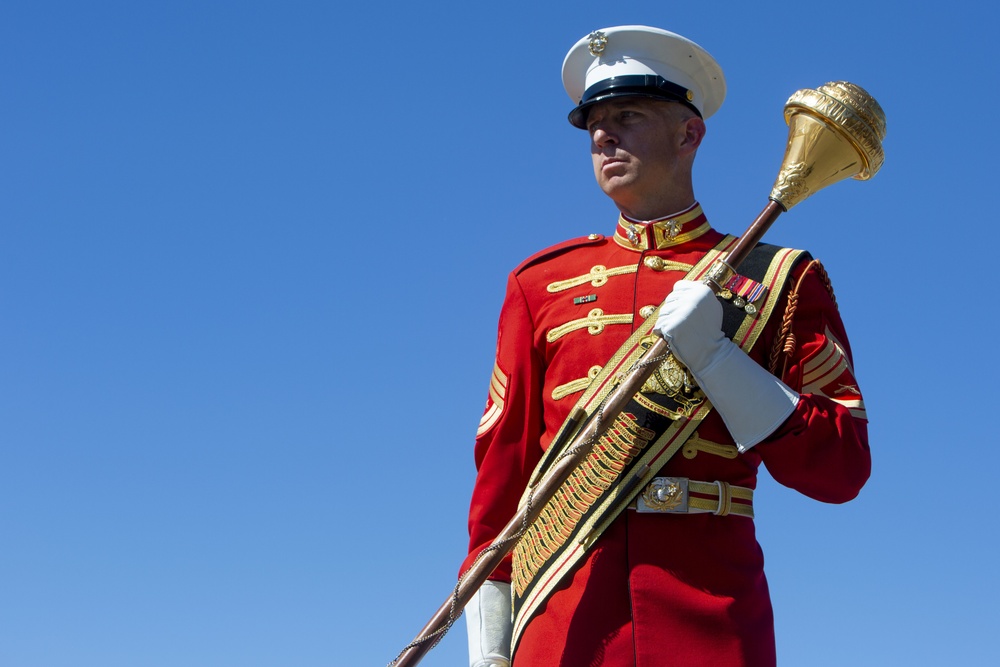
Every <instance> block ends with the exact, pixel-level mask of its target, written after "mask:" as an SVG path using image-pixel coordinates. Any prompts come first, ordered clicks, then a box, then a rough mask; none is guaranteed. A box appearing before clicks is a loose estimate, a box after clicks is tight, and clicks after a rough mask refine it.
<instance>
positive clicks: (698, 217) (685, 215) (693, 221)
mask: <svg viewBox="0 0 1000 667" xmlns="http://www.w3.org/2000/svg"><path fill="white" fill-rule="evenodd" d="M711 228H712V226H711V225H709V224H708V218H706V217H705V213H704V212H703V211H702V210H701V205H700V204H699V203H698V202H695V203H694V204H692V205H691V207H690V208H688V209H686V210H684V211H681V212H680V213H676V214H674V215H668V216H667V217H665V218H661V219H659V220H652V221H649V222H637V221H635V220H629V219H628V218H626V217H625V216H624V215H620V214H619V216H618V226H617V228H616V229H615V235H614V239H615V243H617V244H618V245H620V246H622V247H623V248H627V249H629V250H635V251H636V252H641V251H643V250H654V249H655V250H662V249H664V248H669V247H671V246H675V245H680V244H682V243H687V242H688V241H692V240H694V239H696V238H698V237H699V236H701V235H702V234H704V233H705V232H707V231H709V230H710V229H711Z"/></svg>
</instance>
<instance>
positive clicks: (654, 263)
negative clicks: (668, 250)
mask: <svg viewBox="0 0 1000 667" xmlns="http://www.w3.org/2000/svg"><path fill="white" fill-rule="evenodd" d="M643 263H644V264H645V265H646V266H648V267H649V268H651V269H653V270H654V271H662V270H663V260H662V259H660V258H659V257H647V258H646V259H645V260H644V262H643Z"/></svg>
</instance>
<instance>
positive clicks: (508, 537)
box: [389, 81, 885, 667]
mask: <svg viewBox="0 0 1000 667" xmlns="http://www.w3.org/2000/svg"><path fill="white" fill-rule="evenodd" d="M785 121H786V122H787V123H788V144H787V146H786V148H785V157H784V159H783V160H782V163H781V170H780V171H779V172H778V177H777V179H776V180H775V182H774V187H773V188H772V189H771V195H770V197H769V201H768V204H767V206H765V207H764V210H763V211H761V212H760V214H759V215H758V216H757V218H756V219H755V220H754V221H753V222H752V223H751V224H750V226H749V227H748V228H747V230H746V231H745V232H743V235H742V236H741V237H740V238H739V240H738V241H737V242H736V245H735V246H734V247H733V249H732V250H730V251H729V253H727V254H726V256H725V257H724V258H722V259H720V260H716V262H715V263H714V264H713V265H712V267H711V268H710V269H709V271H708V273H707V274H706V277H705V279H704V283H705V284H706V285H708V286H709V287H711V288H712V290H713V291H715V292H716V293H718V292H720V291H722V289H723V288H724V287H725V285H726V283H727V282H728V281H729V280H730V279H731V278H733V277H734V276H735V275H736V268H737V267H738V266H739V265H740V262H742V261H743V260H744V259H746V256H747V255H748V254H749V252H750V251H751V250H752V249H753V247H754V246H755V245H757V243H758V242H759V241H760V240H761V238H763V236H764V233H765V232H767V230H768V228H770V226H771V224H772V223H774V221H775V220H777V219H778V216H779V215H781V214H782V213H784V212H785V211H787V210H788V209H790V208H792V207H793V206H795V205H796V204H798V203H799V202H801V201H802V200H804V199H806V198H807V197H809V196H810V195H812V194H814V193H816V192H818V191H819V190H822V189H823V188H825V187H826V186H828V185H830V184H832V183H836V182H838V181H841V180H844V179H845V178H854V179H857V180H860V181H866V180H868V179H869V178H871V177H872V176H874V175H875V174H876V172H878V170H879V169H880V168H881V167H882V162H883V161H884V159H885V155H884V153H883V151H882V140H883V139H884V138H885V114H884V113H883V112H882V107H880V106H879V104H878V102H876V101H875V99H874V98H873V97H872V96H871V95H869V94H868V93H867V92H865V90H864V89H862V88H861V87H860V86H856V85H854V84H852V83H848V82H846V81H834V82H832V83H828V84H826V85H824V86H820V87H819V88H817V89H815V90H812V89H804V90H799V91H797V92H796V93H795V94H794V95H792V96H791V97H790V98H789V99H788V102H786V103H785ZM654 338H655V339H656V340H655V342H654V343H653V344H652V345H651V346H650V348H649V349H648V350H647V351H646V352H645V353H644V354H643V356H642V357H641V358H640V359H639V360H638V361H637V362H636V363H635V364H634V365H633V366H632V368H631V369H629V370H628V371H627V372H626V373H625V374H624V377H622V378H621V379H620V380H619V383H618V385H617V386H616V387H615V388H614V389H613V390H612V391H611V392H610V393H609V394H608V396H607V397H606V398H605V400H604V402H603V403H602V404H601V406H600V408H599V409H598V410H595V411H594V413H593V414H591V415H587V414H586V413H585V412H584V411H583V410H577V411H576V412H574V414H572V415H571V416H570V419H573V420H575V421H576V422H578V423H579V422H584V423H583V425H582V426H581V427H579V428H578V429H577V428H573V426H572V425H571V426H570V427H569V428H567V429H565V432H567V433H573V432H574V431H575V433H576V435H575V436H573V439H572V441H571V443H570V444H569V446H568V447H567V450H566V451H567V454H566V455H564V456H563V457H562V458H560V459H558V460H557V461H556V462H555V463H554V464H553V466H552V468H551V469H550V470H549V471H548V473H547V474H546V475H545V476H544V477H543V478H542V479H541V480H540V481H539V482H538V484H537V485H536V486H535V487H534V489H533V490H532V492H531V494H530V496H529V498H530V500H529V502H525V503H523V504H522V505H521V507H520V508H518V511H517V513H516V514H515V515H514V517H513V518H512V519H511V520H510V521H509V522H508V523H507V525H506V526H504V528H503V530H502V531H500V534H499V535H498V536H497V538H496V539H495V540H494V541H493V543H492V544H491V545H490V546H489V547H487V548H486V549H485V550H483V552H482V554H480V558H478V559H477V560H476V561H475V562H474V563H473V564H472V566H471V567H470V568H469V569H468V570H466V572H465V573H464V574H463V575H462V577H461V578H460V579H459V581H458V584H457V585H456V586H455V590H454V592H453V593H452V595H451V597H449V598H448V600H447V601H446V602H445V603H444V604H443V605H441V607H440V608H439V609H438V610H437V612H436V613H435V614H434V616H433V617H431V620H430V621H429V622H428V623H427V625H425V626H424V628H423V630H421V631H420V633H419V634H418V635H417V637H416V638H415V639H414V640H413V641H412V642H411V643H410V644H409V645H407V646H406V648H404V649H403V650H402V652H401V653H400V654H399V656H398V657H397V658H396V659H395V660H394V661H392V662H391V663H389V665H390V666H391V667H407V666H410V665H416V664H417V663H418V662H419V661H420V659H421V658H422V657H423V656H424V655H425V654H426V653H427V652H428V651H430V650H431V649H432V648H433V647H434V645H435V644H437V642H438V641H440V639H441V637H442V636H443V635H444V633H445V632H447V630H448V628H450V627H451V625H452V624H453V623H454V622H455V620H456V619H457V618H458V616H459V614H460V613H461V610H462V609H464V608H465V605H467V604H468V603H469V600H470V599H471V598H472V596H473V594H474V593H475V592H476V591H477V590H478V589H479V588H480V586H482V585H483V583H484V582H485V581H486V579H487V578H488V577H489V575H490V574H491V573H492V572H493V570H495V569H496V568H497V566H498V565H499V564H500V561H502V560H503V558H504V557H505V556H506V555H507V554H508V553H509V552H510V551H511V550H512V549H513V548H514V546H515V544H516V543H517V540H518V538H519V537H520V536H521V535H522V534H523V532H524V530H525V528H526V527H527V526H529V525H531V523H532V522H533V521H534V520H535V519H536V518H537V516H538V514H539V513H540V512H541V510H542V508H543V507H544V506H545V504H546V503H547V502H548V501H549V499H551V498H552V496H553V495H554V494H555V492H556V490H557V489H558V488H559V487H560V486H561V485H562V484H563V482H565V481H566V479H567V478H568V477H569V476H570V474H571V473H572V472H573V470H574V469H575V468H576V467H577V466H578V465H579V464H580V463H582V462H583V461H584V460H585V459H586V458H587V456H588V455H589V454H590V453H591V449H592V448H593V445H594V443H596V442H597V441H598V439H599V438H600V437H601V435H603V433H604V431H605V430H606V429H607V427H608V426H610V425H611V424H612V423H614V420H615V418H616V417H617V416H618V415H619V414H620V413H621V412H622V410H624V409H625V405H626V404H627V403H628V401H629V399H631V398H632V396H634V395H635V394H636V393H638V392H639V389H640V388H641V387H642V386H643V384H644V383H645V382H646V380H648V379H649V377H650V376H651V375H652V374H653V371H655V370H656V368H657V367H658V366H659V365H660V363H661V362H662V360H663V359H665V358H666V356H667V355H668V354H669V353H670V350H669V347H668V345H667V342H666V341H665V340H663V339H662V338H660V337H659V336H654ZM553 444H555V443H553ZM637 480H638V478H637V477H636V478H635V479H630V480H623V483H624V484H629V482H633V483H634V481H637Z"/></svg>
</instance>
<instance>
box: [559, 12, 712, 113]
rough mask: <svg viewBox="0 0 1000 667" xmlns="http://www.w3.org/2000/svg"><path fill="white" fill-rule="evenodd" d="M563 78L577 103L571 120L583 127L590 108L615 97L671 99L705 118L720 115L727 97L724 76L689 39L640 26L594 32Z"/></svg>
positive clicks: (571, 56)
mask: <svg viewBox="0 0 1000 667" xmlns="http://www.w3.org/2000/svg"><path fill="white" fill-rule="evenodd" d="M562 77H563V85H564V86H565V87H566V92H567V93H569V96H570V97H571V98H572V99H573V102H574V103H575V104H576V105H577V107H576V108H575V109H573V111H571V112H570V114H569V122H571V123H572V124H573V125H575V126H576V127H580V128H583V127H584V126H585V125H586V121H587V110H588V109H589V108H590V106H592V105H593V104H596V103H597V102H600V101H603V100H606V99H610V98H613V97H625V96H632V97H651V98H659V99H665V100H673V101H677V102H681V103H683V104H686V105H688V106H689V107H691V108H692V109H694V110H695V111H696V112H698V115H700V116H701V117H702V118H708V117H709V116H711V115H712V114H714V113H715V112H716V111H718V110H719V107H720V106H722V100H723V99H725V97H726V78H725V77H724V76H723V74H722V68H721V67H719V64H718V63H717V62H715V58H713V57H712V56H711V55H709V53H708V51H706V50H705V49H703V48H701V47H700V46H698V45H697V44H695V43H694V42H692V41H691V40H690V39H687V38H686V37H681V36H680V35H677V34H674V33H672V32H667V31H666V30H661V29H659V28H649V27H647V26H642V25H623V26H617V27H614V28H604V29H602V30H595V31H594V32H592V33H590V34H589V35H587V36H586V37H584V38H583V39H581V40H580V41H578V42H577V43H576V44H574V45H573V48H571V49H570V50H569V53H567V54H566V60H564V61H563V68H562Z"/></svg>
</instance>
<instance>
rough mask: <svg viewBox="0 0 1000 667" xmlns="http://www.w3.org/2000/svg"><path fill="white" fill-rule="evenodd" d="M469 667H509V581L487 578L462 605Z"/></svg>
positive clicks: (510, 625) (510, 632)
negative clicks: (464, 604)
mask: <svg viewBox="0 0 1000 667" xmlns="http://www.w3.org/2000/svg"><path fill="white" fill-rule="evenodd" d="M465 613H466V616H465V625H466V627H467V628H468V630H469V667H510V641H511V635H512V634H513V632H514V619H513V617H512V616H511V599H510V584H508V583H504V582H502V581H492V580H487V581H486V583H484V584H483V585H482V588H480V589H479V590H478V591H476V594H475V595H473V596H472V599H471V600H469V604H467V605H466V606H465Z"/></svg>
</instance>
